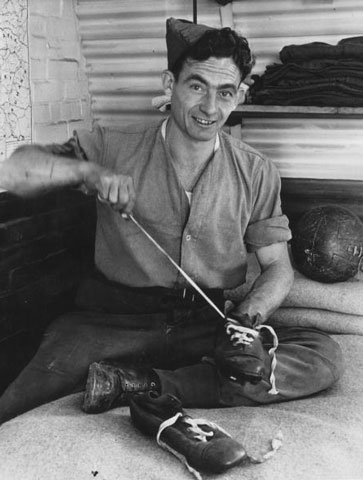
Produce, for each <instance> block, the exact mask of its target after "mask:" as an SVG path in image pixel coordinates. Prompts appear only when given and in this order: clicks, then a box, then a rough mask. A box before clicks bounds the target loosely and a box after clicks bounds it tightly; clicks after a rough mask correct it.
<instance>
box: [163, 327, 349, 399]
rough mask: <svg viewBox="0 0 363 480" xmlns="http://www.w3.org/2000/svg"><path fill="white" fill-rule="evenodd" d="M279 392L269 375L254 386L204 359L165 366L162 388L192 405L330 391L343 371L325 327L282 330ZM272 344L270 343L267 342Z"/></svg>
mask: <svg viewBox="0 0 363 480" xmlns="http://www.w3.org/2000/svg"><path fill="white" fill-rule="evenodd" d="M277 334H278V338H279V347H278V349H277V351H276V359H277V364H276V369H275V378H276V387H277V389H278V391H279V393H278V394H277V395H273V394H271V393H268V392H269V390H270V389H271V384H270V381H269V376H266V378H264V379H263V380H262V381H261V382H259V383H257V384H256V385H253V384H251V383H249V382H246V383H244V384H243V385H241V384H239V383H236V382H232V381H231V380H229V379H227V378H225V377H223V376H222V375H221V374H220V373H219V372H218V369H217V367H216V366H215V365H213V364H211V363H204V364H203V363H201V364H199V365H196V366H193V367H187V368H180V369H177V370H175V371H174V372H169V371H159V372H158V373H159V377H160V379H161V385H162V391H163V392H166V391H168V392H169V393H173V394H175V395H177V396H179V398H180V399H181V400H182V402H183V404H184V405H185V406H189V407H212V406H217V405H219V406H235V405H255V404H268V403H274V402H281V401H286V400H292V399H295V398H300V397H305V396H308V395H312V394H314V393H317V392H319V391H322V390H325V389H326V388H328V387H330V386H331V385H332V384H333V383H335V382H336V381H337V380H338V378H339V377H340V375H341V374H342V371H343V361H342V354H341V350H340V347H339V345H338V344H337V343H336V342H335V341H334V340H332V339H331V338H330V337H329V336H328V335H326V334H325V333H323V332H320V331H317V330H312V329H304V328H284V329H280V330H277ZM266 346H267V347H268V346H269V345H266Z"/></svg>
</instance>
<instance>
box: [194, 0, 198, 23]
mask: <svg viewBox="0 0 363 480" xmlns="http://www.w3.org/2000/svg"><path fill="white" fill-rule="evenodd" d="M197 15H198V13H197V0H193V23H198V18H197Z"/></svg>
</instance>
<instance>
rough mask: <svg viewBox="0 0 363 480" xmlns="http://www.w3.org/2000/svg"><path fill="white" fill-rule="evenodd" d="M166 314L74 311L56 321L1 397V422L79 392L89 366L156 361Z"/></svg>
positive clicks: (161, 343) (82, 386) (160, 348)
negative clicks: (114, 362)
mask: <svg viewBox="0 0 363 480" xmlns="http://www.w3.org/2000/svg"><path fill="white" fill-rule="evenodd" d="M164 317H165V314H158V315H155V314H153V315H105V314H97V313H88V312H82V313H74V314H68V315H65V316H63V317H61V318H59V319H58V320H56V321H55V322H54V323H53V324H52V325H50V327H49V328H48V330H47V331H46V333H45V334H44V337H43V340H42V343H41V345H40V348H39V350H38V352H37V353H36V355H35V356H34V358H33V359H32V360H31V362H30V363H29V364H28V365H27V366H26V367H25V368H24V370H23V371H22V372H21V373H20V375H19V376H18V377H17V378H16V379H15V380H14V381H13V382H12V383H11V384H10V385H9V386H8V388H7V389H6V390H5V392H4V393H3V395H2V396H1V398H0V423H3V422H4V421H7V420H9V419H10V418H12V417H15V416H17V415H19V414H20V413H23V412H25V411H27V410H30V409H32V408H34V407H36V406H38V405H41V404H44V403H46V402H49V401H52V400H55V399H57V398H59V397H62V396H64V395H68V394H70V393H74V392H78V391H81V390H83V389H84V385H85V381H86V377H87V372H88V367H89V365H90V363H92V362H95V361H100V360H112V359H115V358H117V359H118V360H119V361H121V362H127V363H133V364H134V365H137V364H143V363H145V362H147V361H148V362H152V363H156V364H157V363H158V362H159V361H160V358H159V357H160V354H161V352H162V347H163V342H164V338H163V331H164V328H163V322H164V320H165V318H164Z"/></svg>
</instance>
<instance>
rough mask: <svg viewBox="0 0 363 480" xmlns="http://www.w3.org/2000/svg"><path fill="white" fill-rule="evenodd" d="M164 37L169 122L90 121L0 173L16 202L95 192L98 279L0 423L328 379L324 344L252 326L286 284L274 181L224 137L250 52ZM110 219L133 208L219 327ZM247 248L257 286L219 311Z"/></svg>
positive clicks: (128, 226)
mask: <svg viewBox="0 0 363 480" xmlns="http://www.w3.org/2000/svg"><path fill="white" fill-rule="evenodd" d="M166 40H167V47H168V69H167V70H166V71H165V72H164V73H163V77H162V81H163V86H164V90H165V93H166V94H167V95H168V96H170V98H171V110H170V115H169V117H168V118H167V119H163V120H160V121H156V122H151V123H150V122H148V123H146V124H138V125H129V126H119V127H117V126H115V127H113V128H110V127H102V126H100V125H95V127H94V129H93V131H92V132H88V131H79V132H76V133H75V135H74V137H73V138H72V139H71V140H69V141H68V142H67V143H66V144H64V145H59V146H56V145H53V146H49V147H41V146H36V145H33V146H28V147H24V148H21V149H19V150H17V151H16V152H15V153H14V154H13V156H12V157H11V159H10V160H9V161H7V162H5V163H4V164H3V165H2V166H1V167H0V179H1V181H0V184H1V186H2V187H4V188H6V189H8V190H10V191H12V192H14V193H17V194H19V195H22V196H27V195H35V194H40V193H42V192H44V191H48V190H50V189H53V188H58V187H60V186H62V187H65V186H68V187H77V188H81V189H82V190H84V191H87V192H88V193H94V194H95V195H96V196H97V214H98V220H97V232H96V247H95V272H94V275H93V276H92V277H90V278H87V279H85V280H84V282H83V283H82V284H81V286H80V289H79V292H78V297H77V305H78V311H74V312H72V313H70V314H68V315H64V316H63V317H61V318H59V319H58V320H56V321H54V322H53V323H52V324H51V325H50V326H49V328H48V330H47V332H46V334H45V336H44V339H43V341H42V344H41V346H40V349H39V351H38V353H37V354H36V355H35V357H34V358H33V360H32V361H31V363H30V364H29V365H28V366H27V367H26V368H25V369H24V370H23V372H22V373H21V374H20V375H19V377H18V378H17V379H16V380H15V381H14V382H13V383H12V384H11V385H10V386H9V387H8V389H7V390H6V392H5V393H4V394H3V396H2V397H1V399H0V421H2V422H4V421H5V420H8V419H9V418H11V417H14V416H15V415H18V414H20V413H22V412H24V411H26V410H29V409H30V408H33V407H35V406H37V405H39V404H41V403H45V402H47V401H50V400H54V399H56V398H58V397H60V396H63V395H66V394H69V393H72V392H76V391H81V390H83V389H85V396H84V403H83V409H84V410H85V411H86V412H89V413H96V412H101V411H104V410H107V409H109V408H112V407H116V406H118V405H124V404H125V403H127V402H128V401H129V399H130V398H131V395H132V394H134V393H135V392H142V391H149V390H154V391H155V392H157V393H159V394H162V395H163V394H173V395H175V396H176V397H178V398H179V399H180V400H181V402H182V404H183V405H184V406H193V407H215V406H229V405H230V406H232V405H246V404H247V405H250V404H261V403H271V402H277V401H283V400H289V399H293V398H297V397H300V396H306V395H310V394H313V393H316V392H318V391H320V390H323V389H325V388H327V387H329V386H330V385H331V384H332V383H334V382H335V381H336V380H337V379H338V377H339V375H340V372H341V356H340V350H339V347H338V345H337V344H336V343H335V342H333V341H332V340H331V339H330V338H329V337H328V336H327V335H325V334H323V333H322V332H318V331H316V330H307V329H297V328H291V329H290V328H285V329H280V330H279V331H277V332H274V331H273V330H272V329H271V328H270V327H268V326H265V321H266V320H267V319H268V318H269V316H270V315H271V313H272V312H273V311H274V310H276V309H277V308H278V306H279V305H280V304H281V302H282V301H283V299H284V298H285V296H286V295H287V293H288V291H289V289H290V286H291V284H292V280H293V273H292V268H291V265H290V262H289V257H288V253H287V241H288V240H289V239H290V230H289V228H288V221H287V218H286V216H285V215H284V214H283V213H282V211H281V205H280V179H279V175H278V172H277V170H276V168H275V167H274V165H273V164H272V163H271V162H270V161H269V160H267V159H266V158H264V157H263V156H262V155H261V154H260V153H259V152H257V151H256V150H254V149H253V148H251V147H250V146H248V145H246V144H245V143H243V142H241V141H240V140H237V139H234V138H232V137H231V136H229V135H227V134H226V133H225V132H224V131H223V130H222V127H223V125H224V124H225V122H226V120H227V118H228V116H229V115H230V113H231V112H232V111H233V110H234V109H235V108H236V106H237V104H238V102H239V89H240V86H241V82H242V81H243V80H244V79H245V78H246V76H247V75H248V74H249V73H250V72H251V68H252V65H253V58H252V55H251V52H250V48H249V46H248V42H247V40H246V39H245V38H243V37H242V36H240V35H238V34H237V33H236V32H235V31H233V30H231V29H229V28H223V29H216V28H211V27H208V26H204V25H195V24H193V23H191V22H188V21H185V20H177V19H173V18H171V19H168V21H167V36H166ZM120 212H121V213H122V212H123V213H126V214H129V213H131V212H132V213H133V216H134V217H135V218H136V219H137V220H138V221H139V222H140V224H141V225H142V226H143V227H144V228H145V229H146V230H147V231H148V232H149V233H150V234H151V235H152V237H154V238H155V239H156V241H157V242H158V243H159V244H160V245H161V246H162V248H164V249H165V250H166V252H167V253H168V254H169V255H170V256H171V257H172V258H173V260H174V261H175V262H177V263H178V264H179V266H180V267H181V268H182V269H183V270H184V271H185V272H186V273H187V274H188V275H189V276H190V277H191V278H192V279H193V280H194V282H196V283H197V284H198V285H199V286H200V287H201V288H202V289H203V290H204V291H205V293H206V294H207V295H208V296H209V298H210V299H211V300H212V301H213V302H214V303H215V304H216V305H217V306H218V308H219V309H222V311H223V309H226V311H228V319H227V318H225V319H224V320H223V319H222V318H221V317H220V316H219V315H218V313H216V311H215V310H214V309H213V308H211V306H210V305H209V304H208V303H206V302H205V300H204V299H203V298H202V297H201V296H200V295H199V294H198V293H197V292H196V291H195V290H193V288H191V287H190V285H189V284H188V282H186V280H185V278H184V277H183V276H182V275H181V274H180V273H179V272H178V271H177V270H176V269H175V268H174V266H173V265H172V264H171V263H170V262H169V261H168V260H167V259H166V258H165V257H164V256H163V255H162V254H161V253H160V251H159V250H158V249H157V248H155V245H153V244H152V243H151V242H150V241H149V239H148V238H146V237H145V235H144V234H143V233H142V232H141V231H140V230H139V229H138V228H137V226H136V225H135V223H134V222H132V221H130V220H127V219H125V218H123V216H121V215H120ZM247 252H254V253H255V255H256V257H257V260H258V262H259V264H260V267H261V275H260V277H259V278H258V279H257V280H256V282H255V284H254V285H253V288H252V290H251V292H250V293H249V294H248V295H247V296H246V297H245V298H241V299H240V300H239V301H238V302H236V303H235V304H232V303H230V302H229V303H228V304H226V305H225V296H224V292H225V291H226V290H229V289H234V288H235V287H238V286H239V285H241V284H242V283H244V282H245V278H246V270H247ZM86 380H87V383H86ZM157 393H156V394H157Z"/></svg>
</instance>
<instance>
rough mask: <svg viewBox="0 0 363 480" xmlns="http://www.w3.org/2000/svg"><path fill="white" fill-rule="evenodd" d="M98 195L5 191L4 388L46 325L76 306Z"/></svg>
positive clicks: (0, 291)
mask: <svg viewBox="0 0 363 480" xmlns="http://www.w3.org/2000/svg"><path fill="white" fill-rule="evenodd" d="M94 227H95V208H94V200H93V199H92V198H89V197H86V196H85V195H83V194H81V193H79V192H76V191H69V190H68V191H59V192H56V193H53V194H49V195H46V196H44V197H41V198H37V199H33V200H26V201H25V200H21V199H19V198H16V197H14V196H13V195H11V194H9V193H2V194H1V195H0V393H1V391H2V390H3V389H4V388H5V387H6V385H7V384H8V383H9V382H10V381H11V380H12V379H13V378H14V377H15V376H16V374H17V373H18V372H19V371H20V369H21V368H22V367H23V366H24V365H25V364H26V363H27V362H28V361H29V359H30V358H31V356H32V355H33V353H34V352H35V349H36V348H37V346H38V344H39V341H40V338H41V334H42V332H43V330H44V328H45V326H46V325H47V324H48V323H49V322H50V321H51V320H52V319H53V318H55V317H56V316H58V315H59V314H61V313H62V312H65V311H67V310H70V309H71V308H72V305H73V299H74V293H75V291H76V287H77V285H78V283H79V279H80V276H81V275H82V274H85V273H86V271H87V269H88V268H90V267H91V266H92V265H93V251H94Z"/></svg>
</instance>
